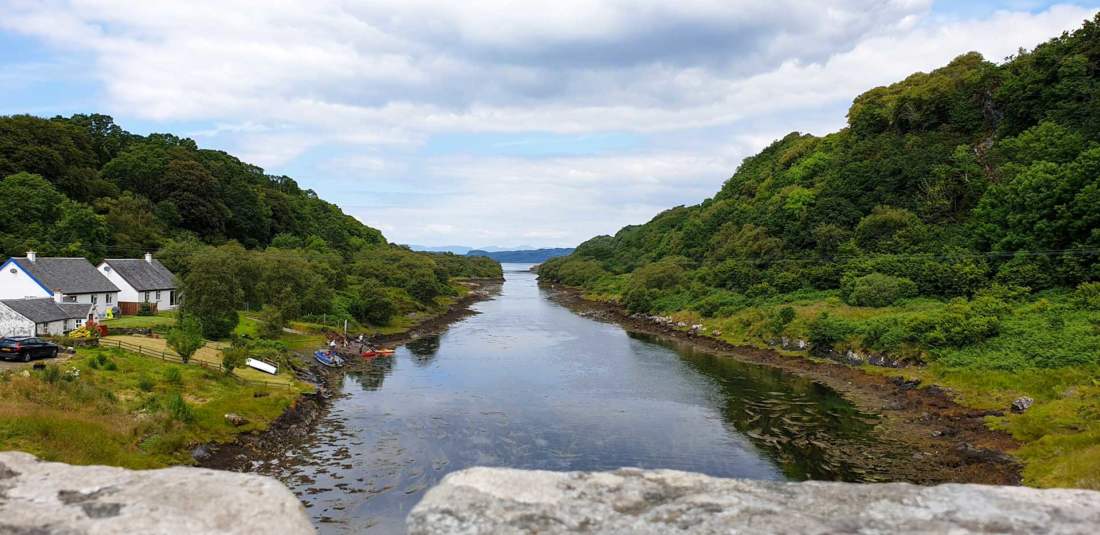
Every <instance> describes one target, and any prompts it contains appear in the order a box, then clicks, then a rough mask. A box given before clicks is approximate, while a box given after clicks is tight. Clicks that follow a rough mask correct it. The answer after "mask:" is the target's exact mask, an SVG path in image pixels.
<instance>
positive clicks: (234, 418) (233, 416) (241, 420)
mask: <svg viewBox="0 0 1100 535" xmlns="http://www.w3.org/2000/svg"><path fill="white" fill-rule="evenodd" d="M225 421H226V422H229V425H232V426H234V427H240V426H242V425H246V424H248V418H245V417H244V416H241V415H240V414H237V413H235V412H228V413H226V414H225Z"/></svg>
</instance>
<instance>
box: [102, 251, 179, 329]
mask: <svg viewBox="0 0 1100 535" xmlns="http://www.w3.org/2000/svg"><path fill="white" fill-rule="evenodd" d="M99 272H100V273H102V274H103V276H105V277H107V279H108V280H110V281H111V283H112V284H114V285H115V286H118V288H119V290H121V291H120V292H119V294H118V299H119V301H121V302H122V303H138V304H140V303H151V304H155V305H156V306H157V310H172V309H174V308H176V306H177V305H179V289H178V285H177V284H176V276H175V275H173V274H172V272H171V271H168V268H166V267H164V264H161V263H160V261H159V260H156V259H154V258H153V255H151V254H149V253H145V258H108V259H107V260H104V261H103V263H101V264H99ZM123 308H126V307H123ZM124 313H127V314H128V313H130V312H126V311H125V310H124Z"/></svg>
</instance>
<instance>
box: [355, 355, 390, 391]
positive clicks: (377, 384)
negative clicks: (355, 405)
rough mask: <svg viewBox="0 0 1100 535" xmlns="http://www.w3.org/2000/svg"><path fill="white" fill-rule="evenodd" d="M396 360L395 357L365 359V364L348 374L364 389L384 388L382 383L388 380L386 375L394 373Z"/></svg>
mask: <svg viewBox="0 0 1100 535" xmlns="http://www.w3.org/2000/svg"><path fill="white" fill-rule="evenodd" d="M394 360H395V359H394V358H393V357H375V358H371V359H365V362H364V365H363V366H362V367H357V369H356V370H355V371H353V372H349V373H348V376H349V377H351V378H352V379H353V380H355V382H357V383H359V384H360V385H361V386H362V387H363V390H367V391H375V390H378V389H380V388H382V383H384V382H385V381H386V377H387V376H388V375H390V374H391V373H393V362H394Z"/></svg>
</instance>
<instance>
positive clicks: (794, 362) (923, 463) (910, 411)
mask: <svg viewBox="0 0 1100 535" xmlns="http://www.w3.org/2000/svg"><path fill="white" fill-rule="evenodd" d="M542 287H543V288H544V289H546V290H548V291H549V294H550V298H551V299H552V300H554V301H555V302H557V303H559V304H561V305H563V306H565V307H567V308H569V309H570V310H573V311H574V312H577V313H579V314H582V315H585V316H587V317H590V318H594V319H599V320H604V321H609V322H613V323H617V324H619V325H622V326H623V327H624V328H626V329H627V330H630V331H633V332H639V333H645V334H649V335H654V336H657V337H660V338H663V339H666V340H669V341H672V342H674V343H676V344H683V345H685V346H686V347H689V348H692V349H696V350H701V351H705V352H708V353H712V354H717V355H721V356H725V357H730V358H735V359H737V360H740V361H743V362H747V363H751V364H760V365H765V366H770V367H775V368H780V369H782V370H784V371H787V372H789V373H792V374H795V375H798V376H801V377H806V378H809V379H812V380H814V381H817V382H819V383H822V384H824V385H826V386H828V387H830V388H832V389H834V390H836V391H837V392H840V393H841V394H842V395H843V396H844V397H845V398H846V399H848V400H849V401H851V402H852V403H853V404H854V405H856V407H857V408H859V409H860V410H863V411H866V412H870V413H874V414H877V415H879V416H880V420H879V423H878V425H877V426H876V429H875V433H876V434H877V435H878V436H877V437H876V438H878V439H879V442H878V443H877V445H876V446H875V447H874V451H864V452H852V454H851V455H849V457H850V459H851V460H852V461H853V462H856V463H863V464H866V467H867V469H868V471H869V472H873V473H878V474H884V475H886V476H887V478H888V479H890V480H894V481H908V482H912V483H919V484H938V483H947V482H954V483H983V484H995V485H1019V484H1020V480H1021V475H1020V472H1021V468H1022V467H1021V465H1020V463H1019V462H1018V461H1017V460H1016V459H1015V458H1014V457H1012V456H1011V454H1010V452H1012V451H1014V450H1015V449H1016V448H1017V447H1018V443H1017V442H1016V441H1015V440H1014V439H1013V438H1012V437H1011V436H1009V435H1008V434H1007V433H1003V432H1000V431H994V430H991V429H989V428H988V427H987V426H986V425H985V418H986V417H987V416H991V415H1000V414H1001V413H997V412H990V411H979V410H973V409H969V408H967V407H963V406H961V405H959V404H957V403H955V402H954V401H953V400H952V399H951V394H950V392H948V391H947V390H945V389H942V388H939V387H937V386H929V387H921V386H920V385H919V384H918V383H916V382H913V381H904V380H901V379H899V378H889V377H885V376H880V375H873V374H869V373H866V372H864V371H862V370H860V369H859V368H855V367H852V366H850V365H848V364H845V363H843V362H842V361H843V359H838V360H839V361H838V360H825V359H812V358H809V357H808V356H807V357H802V356H789V355H784V354H781V353H779V352H778V351H775V350H772V349H761V348H757V347H741V346H734V345H731V344H729V343H726V342H724V341H722V340H718V339H716V338H711V337H709V336H706V335H704V334H702V333H701V332H700V331H699V330H691V329H690V326H687V327H688V328H687V329H683V328H680V327H679V326H678V325H676V324H674V323H671V322H662V321H654V320H653V319H652V318H649V317H645V316H638V315H631V314H629V313H627V312H626V311H625V310H624V309H623V308H622V307H620V306H618V305H617V304H614V303H607V302H600V301H591V300H587V299H584V297H583V295H582V293H581V291H579V290H577V289H575V288H570V287H565V286H561V285H552V284H542Z"/></svg>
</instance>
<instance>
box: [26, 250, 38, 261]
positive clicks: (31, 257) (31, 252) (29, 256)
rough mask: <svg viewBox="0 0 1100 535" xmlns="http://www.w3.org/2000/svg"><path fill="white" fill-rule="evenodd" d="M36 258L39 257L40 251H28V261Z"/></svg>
mask: <svg viewBox="0 0 1100 535" xmlns="http://www.w3.org/2000/svg"><path fill="white" fill-rule="evenodd" d="M36 258H38V253H36V252H34V251H27V261H28V262H34V260H35V259H36Z"/></svg>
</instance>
